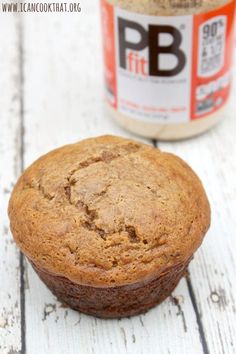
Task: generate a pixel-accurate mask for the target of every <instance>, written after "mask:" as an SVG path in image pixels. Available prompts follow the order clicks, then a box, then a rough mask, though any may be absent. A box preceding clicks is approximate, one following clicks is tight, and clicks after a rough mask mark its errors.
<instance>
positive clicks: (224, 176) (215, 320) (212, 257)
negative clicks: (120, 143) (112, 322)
mask: <svg viewBox="0 0 236 354" xmlns="http://www.w3.org/2000/svg"><path fill="white" fill-rule="evenodd" d="M235 98H236V90H235V89H234V92H233V95H232V102H231V107H230V109H229V111H228V114H227V117H226V118H225V120H224V121H223V122H222V123H221V124H219V125H218V126H217V127H216V128H214V129H212V130H211V131H210V132H208V133H207V134H205V135H202V136H201V137H199V138H195V139H191V140H188V141H183V142H179V143H177V144H175V143H161V144H159V146H160V147H161V149H164V150H168V151H171V152H174V153H176V154H178V155H180V156H182V157H183V158H184V159H185V160H186V161H188V162H189V163H190V165H191V166H192V167H193V168H194V170H195V171H196V172H197V173H198V174H199V175H200V177H201V178H202V181H203V183H204V185H205V187H206V190H207V192H208V195H209V198H210V202H211V207H212V226H211V229H210V232H209V233H208V235H207V237H206V239H205V241H204V244H203V246H202V248H201V249H200V250H199V252H198V253H197V255H196V257H195V261H194V262H192V263H191V266H190V273H191V280H192V284H193V289H194V292H195V295H196V300H197V305H198V308H199V310H200V313H201V317H202V322H203V328H204V332H205V336H206V340H207V343H208V347H209V351H210V353H220V354H221V353H226V354H233V353H236V299H235V294H236V259H235V249H236V219H235V211H236V183H235V181H236V143H235V137H236V119H235V118H236V117H235V112H236V103H235Z"/></svg>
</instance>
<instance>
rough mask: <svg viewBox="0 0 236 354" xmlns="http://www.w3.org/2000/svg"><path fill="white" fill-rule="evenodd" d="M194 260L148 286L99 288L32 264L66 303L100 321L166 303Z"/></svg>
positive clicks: (49, 286) (127, 315)
mask: <svg viewBox="0 0 236 354" xmlns="http://www.w3.org/2000/svg"><path fill="white" fill-rule="evenodd" d="M189 262H190V260H188V261H187V262H185V263H184V264H183V263H182V264H180V265H177V266H175V267H172V268H171V269H170V270H168V272H167V273H165V274H163V275H162V276H160V277H158V278H156V279H153V280H151V281H149V282H147V283H146V284H143V283H141V282H140V283H136V284H132V285H125V286H115V287H105V288H97V287H92V286H86V285H80V284H76V283H74V282H72V281H71V280H69V279H67V278H64V277H61V276H57V275H54V274H50V273H48V272H46V271H44V270H42V269H39V268H38V267H37V266H36V265H35V264H34V263H33V262H31V261H30V263H31V264H32V266H33V268H34V270H35V271H36V273H37V274H38V276H39V278H40V279H41V280H42V281H43V282H44V283H45V284H46V286H47V287H48V288H49V289H50V290H51V291H52V293H53V294H54V295H55V296H56V297H57V298H58V300H60V301H61V302H62V303H64V304H66V305H68V306H69V307H71V308H72V309H74V310H77V311H79V312H83V313H85V314H88V315H93V316H96V317H100V318H120V317H129V316H134V315H139V314H141V313H144V312H146V311H147V310H149V309H150V308H152V307H154V306H156V305H157V304H159V303H161V302H162V301H163V300H165V299H166V298H167V297H168V296H169V295H170V294H171V293H172V291H173V290H174V288H175V287H176V285H177V284H178V282H179V281H180V279H181V278H182V276H184V275H185V273H186V270H187V267H188V264H189Z"/></svg>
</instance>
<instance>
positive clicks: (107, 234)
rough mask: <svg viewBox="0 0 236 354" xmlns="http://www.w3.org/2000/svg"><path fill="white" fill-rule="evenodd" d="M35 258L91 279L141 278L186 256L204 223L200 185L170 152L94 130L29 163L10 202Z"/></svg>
mask: <svg viewBox="0 0 236 354" xmlns="http://www.w3.org/2000/svg"><path fill="white" fill-rule="evenodd" d="M9 217H10V222H11V230H12V233H13V236H14V238H15V240H16V242H17V244H18V245H19V247H20V248H21V249H22V251H23V252H24V253H25V254H26V256H27V257H28V258H29V259H30V260H31V261H32V262H33V263H34V264H35V265H36V266H37V267H41V268H42V269H44V270H45V271H48V272H50V273H52V274H55V275H60V276H63V277H66V278H68V279H70V280H71V281H74V282H76V283H79V284H84V285H92V286H98V287H103V286H104V287H112V286H116V285H126V284H134V283H138V282H145V281H147V280H150V278H154V277H156V276H161V275H162V274H163V273H165V272H166V271H169V270H170V269H172V267H173V268H174V267H175V266H177V265H179V264H181V263H183V262H186V261H187V260H188V259H189V258H190V257H191V256H192V254H193V252H194V251H195V250H196V249H197V248H198V246H199V245H200V243H201V241H202V239H203V237H204V234H205V233H206V231H207V229H208V227H209V223H210V207H209V203H208V200H207V197H206V194H205V192H204V189H203V186H202V184H201V182H200V180H199V178H198V177H197V176H196V174H195V173H194V172H193V171H192V169H191V168H190V167H189V166H188V165H187V164H186V163H185V162H183V161H182V160H181V159H180V158H178V157H177V156H174V155H172V154H169V153H165V152H161V151H160V150H157V149H155V148H153V147H151V146H148V145H145V144H141V143H138V142H134V141H131V140H127V139H123V138H119V137H114V136H101V137H97V138H91V139H87V140H84V141H81V142H79V143H77V144H73V145H67V146H64V147H62V148H59V149H57V150H54V151H52V152H49V153H48V154H47V155H45V156H42V157H41V158H40V159H38V160H37V161H36V162H34V163H33V164H32V165H31V166H30V167H29V168H28V169H27V170H26V171H25V172H24V173H23V175H22V176H21V177H20V179H19V181H18V183H17V184H16V186H15V188H14V191H13V193H12V197H11V200H10V203H9Z"/></svg>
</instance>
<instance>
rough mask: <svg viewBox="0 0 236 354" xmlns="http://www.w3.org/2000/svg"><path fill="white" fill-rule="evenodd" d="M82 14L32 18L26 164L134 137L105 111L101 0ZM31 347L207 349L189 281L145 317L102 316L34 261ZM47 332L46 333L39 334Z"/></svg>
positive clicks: (118, 351) (27, 37)
mask: <svg viewBox="0 0 236 354" xmlns="http://www.w3.org/2000/svg"><path fill="white" fill-rule="evenodd" d="M82 4H83V12H82V14H81V15H78V14H76V15H72V14H66V15H54V16H48V15H38V16H37V15H36V16H33V15H31V16H26V17H25V19H24V48H25V53H24V54H25V71H24V74H25V86H24V89H25V124H26V136H25V142H26V153H25V161H26V164H27V165H28V164H30V163H31V162H32V161H33V160H34V159H35V158H37V157H38V156H39V155H41V154H42V153H44V152H46V151H48V150H50V149H52V148H55V147H56V146H60V145H63V144H66V143H70V142H74V141H77V140H79V139H81V138H85V137H89V136H93V135H99V134H104V133H110V134H119V135H123V136H129V134H128V133H127V132H125V131H124V130H122V129H121V128H119V127H118V126H117V125H116V124H115V123H113V122H112V121H111V120H109V118H108V117H107V116H106V115H105V114H104V112H103V103H102V98H101V94H102V66H101V50H100V43H99V33H98V32H99V31H100V23H99V16H98V14H99V8H98V2H97V1H95V0H90V2H89V3H87V2H83V3H82ZM27 275H28V277H27V278H28V280H27V284H26V348H27V353H30V354H31V353H33V354H34V353H37V354H44V353H50V354H51V353H52V354H54V353H56V354H65V353H70V354H74V353H80V354H87V353H88V354H89V353H96V354H100V353H104V354H112V353H114V354H125V353H131V354H141V353H145V354H146V353H150V354H152V353H153V354H154V353H155V354H156V353H160V354H162V353H164V354H165V353H171V354H172V353H173V354H178V353H179V354H183V353H186V354H189V353H193V354H194V353H196V354H198V353H202V346H201V342H200V338H199V332H198V326H197V322H196V317H195V313H194V309H193V306H192V303H191V300H190V297H189V294H188V290H187V286H186V281H185V280H182V282H181V284H180V285H179V286H178V288H177V289H176V291H175V293H174V296H176V297H178V299H179V301H180V306H179V307H177V306H176V305H175V304H174V302H173V301H171V299H168V300H167V301H166V302H165V303H163V304H162V305H161V306H159V307H158V308H155V309H153V310H152V311H150V312H148V314H146V315H145V316H138V317H134V318H131V319H123V320H120V321H118V320H112V321H111V320H98V319H95V318H93V317H89V316H85V315H81V314H79V313H76V312H74V311H72V310H70V309H65V308H63V307H61V305H60V303H58V302H57V301H56V299H55V298H54V297H53V296H52V295H51V293H50V292H49V291H48V290H47V289H46V288H45V287H44V285H42V283H41V282H40V281H39V279H38V278H37V276H36V275H35V273H34V272H33V271H32V269H31V268H30V267H29V266H27ZM39 338H40V340H39Z"/></svg>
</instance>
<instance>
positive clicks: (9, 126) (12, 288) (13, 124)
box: [0, 14, 21, 354]
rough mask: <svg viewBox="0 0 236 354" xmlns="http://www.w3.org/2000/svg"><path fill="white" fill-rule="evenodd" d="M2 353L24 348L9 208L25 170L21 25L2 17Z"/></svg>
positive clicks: (0, 341) (0, 102) (0, 77)
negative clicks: (9, 200) (23, 153)
mask: <svg viewBox="0 0 236 354" xmlns="http://www.w3.org/2000/svg"><path fill="white" fill-rule="evenodd" d="M0 87H1V93H0V127H1V129H0V171H1V173H0V200H1V202H0V215H1V222H0V274H1V289H0V353H1V354H9V353H18V351H19V350H20V348H21V316H20V315H21V308H20V306H21V299H20V282H21V281H20V279H21V273H20V256H19V251H18V250H17V249H16V246H15V244H14V243H13V240H12V237H11V235H10V232H9V228H8V223H9V222H8V217H7V205H8V199H9V196H10V192H11V189H12V186H13V184H14V183H15V181H16V178H17V177H18V176H19V173H20V170H21V119H20V106H21V105H20V68H19V22H18V19H17V18H16V17H15V16H13V15H9V16H8V15H6V16H5V15H2V14H1V15H0Z"/></svg>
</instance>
